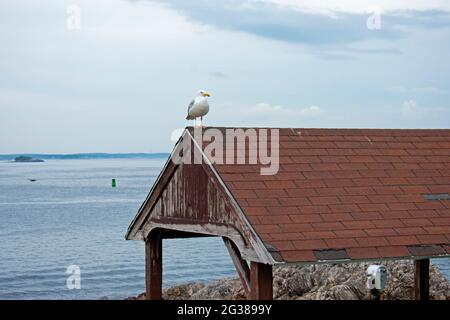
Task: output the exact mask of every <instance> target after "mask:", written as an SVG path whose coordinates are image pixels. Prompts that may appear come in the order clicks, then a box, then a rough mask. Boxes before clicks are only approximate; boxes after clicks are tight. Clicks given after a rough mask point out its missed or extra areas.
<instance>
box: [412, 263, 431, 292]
mask: <svg viewBox="0 0 450 320" xmlns="http://www.w3.org/2000/svg"><path fill="white" fill-rule="evenodd" d="M414 269H415V270H414V282H415V283H414V296H415V299H416V300H429V299H430V259H420V260H414Z"/></svg>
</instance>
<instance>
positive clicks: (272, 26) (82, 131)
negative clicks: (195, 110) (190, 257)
mask: <svg viewBox="0 0 450 320" xmlns="http://www.w3.org/2000/svg"><path fill="white" fill-rule="evenodd" d="M70 5H77V6H78V8H80V10H81V11H80V13H81V15H80V18H81V19H80V22H81V24H80V29H73V26H74V24H73V22H74V21H75V20H76V19H75V20H74V11H73V10H72V11H71V10H70V8H71V7H70ZM68 8H69V13H68V11H67V10H68ZM378 12H381V25H380V27H381V28H380V29H378V28H377V27H378V25H377V24H376V22H377V21H378V20H376V17H377V14H378ZM374 13H375V14H376V15H375V16H373V15H374ZM368 18H374V19H370V22H371V23H369V26H370V28H368V26H367V20H368ZM68 19H69V20H68ZM68 23H69V26H70V27H69V28H68ZM75 25H76V24H75ZM449 40H450V1H448V0H423V1H419V0H398V1H392V0H377V1H365V0H339V1H338V0H322V1H319V0H315V1H305V0H266V1H243V0H241V1H239V0H229V1H223V0H222V1H206V0H204V1H186V0H179V1H176V0H173V1H148V0H142V1H131V0H130V1H123V0H96V1H88V0H85V1H83V0H72V1H63V0H53V1H51V0H41V1H29V0H2V1H1V2H0V153H21V152H22V153H24V152H36V153H44V152H49V153H50V152H52V153H75V152H156V151H170V149H171V146H172V144H173V142H172V141H171V140H170V136H171V132H172V131H173V130H174V129H176V128H180V127H184V126H186V125H188V124H189V123H188V122H187V121H186V120H184V119H185V116H186V109H187V105H188V103H189V102H190V100H191V99H192V98H193V97H194V96H195V94H196V93H197V91H198V90H199V89H205V90H208V91H209V92H211V94H212V96H211V98H210V105H211V110H210V114H209V115H208V116H207V117H206V119H205V121H204V122H205V124H206V125H221V126H270V127H370V128H378V127H382V128H449V127H450V59H449V57H450V41H449Z"/></svg>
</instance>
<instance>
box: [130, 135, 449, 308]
mask: <svg viewBox="0 0 450 320" xmlns="http://www.w3.org/2000/svg"><path fill="white" fill-rule="evenodd" d="M208 130H212V131H213V132H214V133H215V134H219V133H221V134H223V136H224V137H229V136H230V135H229V133H230V132H231V133H232V134H233V135H232V141H231V142H233V143H234V142H238V144H237V145H233V146H232V149H228V148H227V147H228V146H230V143H231V142H230V141H229V140H227V141H226V143H225V144H223V146H224V147H223V149H222V150H219V149H218V148H215V150H214V152H212V153H211V152H210V151H211V150H206V149H207V148H208V145H207V144H206V143H205V142H204V140H201V141H200V142H199V141H198V139H197V137H196V135H200V136H202V138H204V136H205V135H206V133H207V131H208ZM263 130H264V131H267V130H269V131H272V132H276V134H274V133H273V134H272V135H271V136H270V137H269V138H268V139H266V140H264V141H267V142H268V143H269V144H270V146H271V147H270V151H271V152H272V153H274V152H276V153H277V161H278V163H277V166H278V171H277V172H276V173H275V174H261V168H262V167H264V165H265V164H263V163H261V161H259V160H257V161H243V160H245V159H244V158H245V157H244V158H242V157H241V158H240V156H239V151H241V152H246V153H247V155H248V154H251V153H252V150H253V147H252V141H251V139H252V134H254V133H256V135H257V136H258V135H259V134H262V133H263V132H262V131H263ZM273 130H276V131H273ZM196 131H200V134H198V133H197V132H196ZM249 132H250V133H249ZM210 136H211V135H209V137H210ZM266 138H267V137H266ZM216 139H217V138H216ZM275 140H276V141H275ZM247 142H248V143H247ZM275 142H276V144H274V143H275ZM258 143H259V144H257V145H259V146H260V145H261V141H258ZM186 146H190V148H186ZM216 147H217V146H216ZM230 150H234V151H235V153H234V154H233V155H232V156H231V157H228V158H227V159H233V160H234V163H228V162H226V161H217V156H218V155H221V154H222V155H229V153H230ZM211 154H212V155H213V156H211ZM187 155H189V156H192V158H193V159H195V161H190V162H189V161H188V162H186V161H185V162H183V161H175V158H176V159H178V160H179V159H180V158H182V157H186V156H187ZM449 194H450V130H447V129H442V130H415V129H414V130H404V129H305V128H280V129H267V128H209V127H207V128H201V129H199V130H196V129H194V128H192V127H188V128H186V129H185V131H184V133H183V135H182V137H181V138H180V139H179V141H178V142H177V144H176V145H175V147H174V150H173V152H172V154H171V156H170V157H169V159H168V161H167V163H166V164H165V166H164V168H163V170H162V171H161V173H160V175H159V176H158V178H157V179H156V182H155V183H154V185H153V187H152V188H151V190H150V193H149V194H148V196H147V198H146V199H145V201H144V203H143V204H142V206H141V207H140V209H139V211H138V213H137V215H136V217H135V218H134V219H133V221H132V222H131V224H130V226H129V228H128V231H127V234H126V239H127V240H143V241H145V248H146V249H145V261H146V296H147V299H161V295H162V275H163V268H162V254H163V252H162V241H163V239H167V238H183V237H205V236H217V237H222V238H223V241H224V245H225V246H226V248H227V249H228V252H229V254H230V256H231V259H232V261H233V263H234V265H235V267H236V270H237V273H238V275H239V277H240V279H241V281H242V285H243V288H244V290H245V292H246V294H247V296H248V298H250V299H272V294H273V292H272V290H273V289H272V267H273V266H276V265H286V264H316V263H346V262H354V261H355V262H356V261H372V260H373V261H379V260H385V259H411V260H414V262H415V298H416V299H428V296H429V288H428V285H429V278H428V277H429V271H428V269H429V259H430V258H444V257H449V256H450V196H449Z"/></svg>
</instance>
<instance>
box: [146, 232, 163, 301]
mask: <svg viewBox="0 0 450 320" xmlns="http://www.w3.org/2000/svg"><path fill="white" fill-rule="evenodd" d="M145 291H146V298H147V300H161V299H162V238H161V234H160V233H155V234H153V235H150V236H149V237H148V238H147V239H146V241H145Z"/></svg>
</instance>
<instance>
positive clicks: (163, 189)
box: [126, 130, 277, 264]
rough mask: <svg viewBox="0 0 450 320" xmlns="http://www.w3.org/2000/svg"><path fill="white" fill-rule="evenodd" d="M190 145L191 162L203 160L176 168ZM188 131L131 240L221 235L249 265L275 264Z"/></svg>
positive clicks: (141, 213)
mask: <svg viewBox="0 0 450 320" xmlns="http://www.w3.org/2000/svg"><path fill="white" fill-rule="evenodd" d="M187 145H189V146H191V148H190V149H189V151H190V152H192V157H193V158H194V157H197V158H198V157H201V158H203V160H202V161H199V159H197V160H193V161H192V163H187V164H186V163H177V161H174V158H176V157H177V156H180V155H182V154H183V150H182V148H183V147H186V146H187ZM199 150H200V148H199V146H198V145H197V144H196V143H195V141H194V139H193V136H192V135H191V133H190V132H189V130H185V132H184V134H183V136H182V138H180V140H179V141H178V143H177V144H176V146H175V147H174V150H173V152H172V154H171V156H170V157H169V159H168V161H167V163H166V165H165V166H164V169H163V170H162V172H161V174H160V175H159V177H158V178H157V180H156V182H155V184H154V186H153V188H152V189H151V191H150V193H149V195H148V196H147V199H146V200H145V201H144V203H143V205H142V206H141V208H140V209H139V211H138V214H137V215H136V218H135V219H134V220H133V222H132V223H131V225H130V227H129V229H128V232H127V234H126V239H128V240H132V239H133V240H136V239H139V240H142V239H145V238H147V236H148V235H149V234H150V233H151V232H153V231H154V230H165V234H166V237H167V238H170V237H189V236H221V237H225V238H228V239H230V240H232V241H233V243H234V244H235V245H236V246H237V248H238V249H239V252H240V254H241V255H242V257H243V258H244V259H246V260H249V261H257V262H262V263H268V264H274V263H275V262H276V261H274V259H273V256H275V257H276V256H277V253H276V252H270V253H269V251H268V250H267V248H266V247H265V246H264V244H263V242H262V241H261V240H260V239H259V237H258V235H257V233H256V232H255V231H254V229H253V227H252V226H251V224H250V223H249V221H248V220H247V217H246V216H245V214H244V213H243V212H242V210H241V208H240V207H239V205H238V203H237V202H236V201H235V199H234V198H233V196H232V195H231V193H230V192H229V190H228V189H227V187H226V185H225V184H224V183H223V181H222V179H221V178H220V176H219V175H218V174H217V172H216V170H215V168H214V166H213V165H212V164H211V163H210V162H209V159H206V158H205V157H204V155H203V152H198V153H197V154H196V155H194V154H195V153H196V152H197V151H199Z"/></svg>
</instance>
